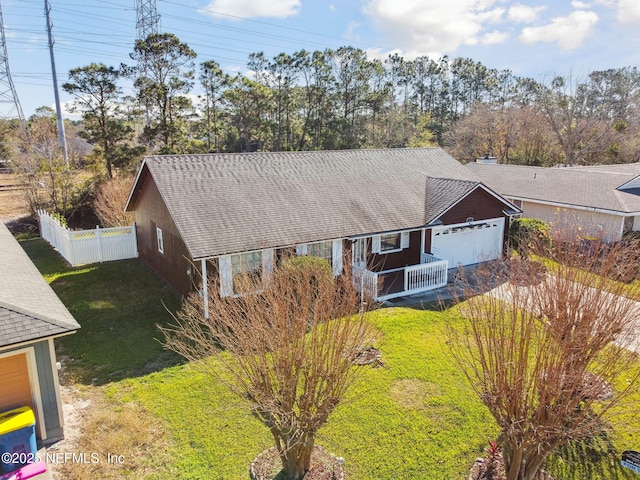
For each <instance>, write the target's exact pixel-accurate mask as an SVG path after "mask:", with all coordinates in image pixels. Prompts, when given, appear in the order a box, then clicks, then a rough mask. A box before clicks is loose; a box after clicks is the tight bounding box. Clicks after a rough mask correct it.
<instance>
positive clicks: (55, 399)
mask: <svg viewBox="0 0 640 480" xmlns="http://www.w3.org/2000/svg"><path fill="white" fill-rule="evenodd" d="M78 328H80V325H78V323H77V322H76V321H75V319H74V318H73V316H72V315H71V314H70V313H69V311H68V310H67V309H66V307H65V306H64V305H63V303H62V302H61V301H60V299H59V298H58V297H57V296H56V294H55V293H54V292H53V290H52V289H51V287H49V285H48V284H47V282H46V281H45V280H44V278H43V277H42V275H41V274H40V272H39V271H38V269H37V268H36V267H35V266H34V265H33V263H32V262H31V260H30V259H29V257H28V256H27V255H26V254H25V252H24V250H23V249H22V247H20V245H19V244H18V242H17V241H16V240H15V239H14V238H13V236H12V235H11V233H10V232H9V230H8V229H7V227H6V226H5V225H4V224H3V223H2V222H0V412H3V411H7V410H11V409H13V408H16V407H22V406H29V407H31V409H32V410H33V412H34V413H35V417H36V437H37V439H38V440H39V441H40V443H41V444H50V443H53V442H55V441H57V440H60V439H62V438H63V425H64V424H63V418H62V402H61V399H60V385H59V383H58V369H57V362H56V354H55V349H54V344H53V342H54V339H55V338H57V337H61V336H63V335H68V334H70V333H73V332H74V331H75V330H77V329H78Z"/></svg>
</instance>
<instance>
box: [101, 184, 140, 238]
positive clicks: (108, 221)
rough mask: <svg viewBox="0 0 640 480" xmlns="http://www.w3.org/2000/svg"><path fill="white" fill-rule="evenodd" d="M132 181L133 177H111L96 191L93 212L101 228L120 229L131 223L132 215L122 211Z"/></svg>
mask: <svg viewBox="0 0 640 480" xmlns="http://www.w3.org/2000/svg"><path fill="white" fill-rule="evenodd" d="M133 180H134V178H133V177H113V178H112V179H110V180H108V181H106V182H105V183H103V184H102V185H100V186H99V187H98V189H97V190H96V197H95V200H94V201H93V210H94V212H95V214H96V215H97V216H98V218H99V219H100V222H101V223H102V226H103V227H121V226H124V225H131V224H132V223H133V214H132V213H131V212H125V210H124V209H125V206H126V204H127V200H128V198H129V193H130V192H131V187H132V186H133Z"/></svg>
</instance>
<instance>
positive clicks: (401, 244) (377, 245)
mask: <svg viewBox="0 0 640 480" xmlns="http://www.w3.org/2000/svg"><path fill="white" fill-rule="evenodd" d="M408 247H409V232H394V233H385V234H382V235H374V236H373V237H372V240H371V251H372V252H373V253H385V254H386V253H394V252H400V251H401V250H404V249H405V248H408Z"/></svg>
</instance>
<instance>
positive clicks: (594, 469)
mask: <svg viewBox="0 0 640 480" xmlns="http://www.w3.org/2000/svg"><path fill="white" fill-rule="evenodd" d="M620 459H621V452H618V451H617V450H616V448H615V447H614V445H613V443H612V441H611V439H610V438H609V435H608V434H607V432H602V433H601V434H600V435H595V436H593V437H591V438H588V439H586V440H582V441H579V442H572V443H569V444H568V445H565V446H564V447H562V448H560V449H559V450H558V451H557V452H556V453H555V454H554V455H553V456H552V457H550V458H549V460H548V461H547V465H546V466H545V469H546V470H547V471H548V472H549V473H550V474H551V475H552V476H553V477H554V478H563V479H566V480H583V479H585V478H603V479H604V478H606V479H610V480H622V479H633V478H637V474H636V473H634V472H632V471H631V470H628V469H626V468H624V467H623V466H622V465H620Z"/></svg>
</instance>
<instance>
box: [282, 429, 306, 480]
mask: <svg viewBox="0 0 640 480" xmlns="http://www.w3.org/2000/svg"><path fill="white" fill-rule="evenodd" d="M281 445H286V442H282V443H281ZM313 446H314V439H306V441H305V440H300V441H299V442H298V443H296V444H295V445H294V446H293V447H291V448H286V447H285V449H283V450H281V451H280V459H281V460H282V470H283V473H284V475H285V478H286V479H287V480H302V478H303V477H304V476H305V474H306V473H307V471H308V470H309V468H310V467H311V453H312V452H313Z"/></svg>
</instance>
